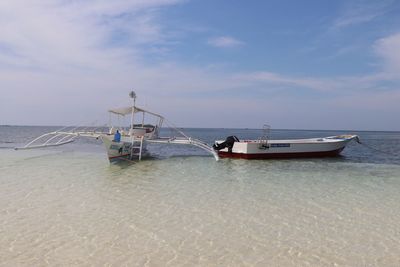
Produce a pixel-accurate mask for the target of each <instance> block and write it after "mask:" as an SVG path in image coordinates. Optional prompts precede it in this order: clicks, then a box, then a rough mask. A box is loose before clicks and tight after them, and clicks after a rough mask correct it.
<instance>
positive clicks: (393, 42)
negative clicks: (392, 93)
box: [374, 33, 400, 79]
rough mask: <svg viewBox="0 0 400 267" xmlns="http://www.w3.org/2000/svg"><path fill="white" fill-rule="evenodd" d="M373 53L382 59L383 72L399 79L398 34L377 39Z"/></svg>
mask: <svg viewBox="0 0 400 267" xmlns="http://www.w3.org/2000/svg"><path fill="white" fill-rule="evenodd" d="M374 48H375V52H376V53H377V54H378V56H380V57H381V58H382V59H383V62H384V66H383V67H384V70H385V71H386V72H387V74H392V77H393V78H397V79H400V52H399V51H400V33H395V34H393V35H390V36H387V37H385V38H382V39H379V40H378V41H376V42H375V45H374Z"/></svg>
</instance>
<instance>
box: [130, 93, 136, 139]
mask: <svg viewBox="0 0 400 267" xmlns="http://www.w3.org/2000/svg"><path fill="white" fill-rule="evenodd" d="M129 96H130V97H131V98H132V99H133V107H132V116H131V130H130V132H131V134H133V123H134V119H133V118H134V115H135V105H136V94H135V92H134V91H131V92H130V93H129Z"/></svg>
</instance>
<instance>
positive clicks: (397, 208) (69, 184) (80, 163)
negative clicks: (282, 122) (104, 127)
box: [0, 128, 400, 266]
mask: <svg viewBox="0 0 400 267" xmlns="http://www.w3.org/2000/svg"><path fill="white" fill-rule="evenodd" d="M17 130H18V129H17ZM17 130H16V129H15V128H13V131H12V132H13V134H10V129H8V130H4V128H0V136H1V137H2V138H0V141H1V140H2V142H3V143H2V145H3V147H11V146H12V145H14V144H17V143H20V142H21V141H23V140H24V139H26V138H27V137H29V135H33V133H35V134H37V132H40V131H45V130H46V129H43V128H35V130H32V129H27V128H25V131H24V134H23V136H20V135H22V134H20V135H18V134H15V132H16V133H18V131H17ZM231 131H232V130H210V129H189V130H188V132H190V134H191V135H195V136H197V137H202V136H204V139H206V140H213V139H216V138H218V139H220V138H224V137H225V136H226V135H229V134H230V132H231ZM236 132H239V133H240V134H241V136H243V138H254V137H253V136H255V135H256V134H257V132H256V131H255V130H237V131H236ZM332 133H333V132H315V131H314V132H312V131H281V132H279V131H277V132H275V134H276V135H277V136H279V137H286V136H287V137H309V136H310V137H311V136H328V135H333V134H338V133H337V132H335V133H333V134H332ZM339 133H340V132H339ZM359 134H360V136H361V138H362V140H365V142H368V144H370V145H374V146H375V147H378V148H379V149H382V150H383V149H385V150H387V149H388V148H390V149H391V153H392V154H395V155H394V156H393V155H388V154H383V153H382V155H378V154H376V152H372V151H369V150H368V149H367V148H365V147H362V146H358V145H356V144H353V145H350V146H349V147H348V148H346V150H345V151H344V153H343V155H344V156H343V157H340V158H334V159H307V160H269V161H246V160H231V159H226V160H221V161H219V162H215V161H214V160H213V158H212V157H209V156H207V155H204V154H203V152H202V151H198V150H195V149H191V148H182V147H179V148H168V147H164V146H162V147H153V148H151V149H153V150H154V151H162V155H157V156H156V157H155V158H153V159H148V160H145V161H142V162H139V163H136V164H118V165H110V164H109V163H108V161H107V159H106V156H105V154H104V151H103V149H102V147H101V146H100V145H99V144H98V143H96V142H84V141H82V142H81V143H77V144H73V145H70V146H66V147H63V148H57V149H51V150H31V151H14V150H11V149H7V148H3V149H0V203H2V205H1V206H0V219H1V220H0V262H1V264H2V265H4V266H16V265H19V266H43V265H50V266H54V265H80V266H87V265H94V266H98V265H113V266H120V265H127V266H144V265H147V266H164V265H168V266H188V265H189V266H191V265H200V266H268V265H269V266H270V265H278V266H331V265H332V266H334V265H339V266H397V265H400V257H399V255H400V226H399V223H398V222H399V220H400V194H399V192H400V165H399V164H398V162H399V161H398V154H396V153H398V151H399V146H398V144H399V139H398V136H399V134H398V133H371V132H369V133H368V132H361V133H359ZM216 135H219V136H216ZM238 135H239V134H238ZM246 135H247V136H246ZM5 140H8V141H7V142H5ZM396 145H397V146H396ZM393 146H394V147H393ZM187 155H194V156H187ZM1 264H0V265H1Z"/></svg>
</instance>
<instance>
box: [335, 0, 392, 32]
mask: <svg viewBox="0 0 400 267" xmlns="http://www.w3.org/2000/svg"><path fill="white" fill-rule="evenodd" d="M392 2H393V1H390V0H389V1H387V0H386V1H385V0H382V1H368V0H356V1H348V2H346V5H345V7H344V10H343V11H342V14H341V15H340V16H339V17H338V18H337V19H336V20H335V21H334V24H333V29H340V28H344V27H348V26H353V25H357V24H362V23H367V22H370V21H372V20H374V19H376V18H377V17H379V16H382V15H384V14H385V13H386V12H388V11H389V10H390V5H391V4H392Z"/></svg>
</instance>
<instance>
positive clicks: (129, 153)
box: [15, 91, 219, 162]
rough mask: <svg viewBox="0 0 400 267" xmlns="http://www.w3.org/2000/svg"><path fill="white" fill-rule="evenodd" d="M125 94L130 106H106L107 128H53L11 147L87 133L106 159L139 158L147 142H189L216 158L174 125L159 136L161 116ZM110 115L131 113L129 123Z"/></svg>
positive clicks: (40, 144)
mask: <svg viewBox="0 0 400 267" xmlns="http://www.w3.org/2000/svg"><path fill="white" fill-rule="evenodd" d="M129 96H130V97H131V98H132V99H133V105H132V106H129V107H124V108H116V109H110V110H109V114H110V125H109V127H108V131H103V130H101V129H100V128H94V129H89V128H90V127H74V128H72V129H71V127H69V128H68V127H64V128H62V129H60V130H57V131H54V132H49V133H45V134H43V135H41V136H39V137H37V138H35V139H34V140H32V141H31V142H29V143H28V144H26V145H25V146H23V147H18V148H15V149H16V150H22V149H35V148H45V147H54V146H61V145H65V144H68V143H71V142H73V141H75V140H76V139H77V138H79V137H88V138H96V139H101V140H102V141H103V144H104V146H105V148H106V151H107V155H108V159H109V160H110V162H112V161H116V160H141V159H142V158H143V156H147V155H149V153H148V150H147V144H148V143H158V144H180V145H192V146H195V147H198V148H201V149H203V150H205V151H207V152H208V153H210V154H212V155H213V156H214V158H215V159H216V160H218V159H219V156H218V153H217V152H216V151H215V150H214V149H213V148H212V147H210V146H209V145H208V144H207V143H205V142H203V141H201V140H199V139H195V138H192V137H189V136H187V135H186V134H185V133H183V132H182V131H181V130H179V129H178V128H176V127H174V126H170V127H171V128H172V129H173V130H174V131H175V132H176V133H177V136H172V137H161V136H160V129H161V127H162V125H163V123H164V121H165V118H164V117H163V116H161V115H159V114H157V113H154V112H151V111H148V110H145V109H142V108H139V107H137V106H136V94H135V92H133V91H132V92H130V94H129ZM111 115H114V116H117V117H118V119H121V117H125V116H131V120H130V127H129V128H124V127H121V126H119V127H115V126H112V125H111ZM138 115H141V122H140V123H137V124H135V119H137V117H138ZM149 116H150V117H152V119H153V121H154V120H155V123H154V124H148V123H145V119H146V118H147V117H149ZM99 129H100V130H99Z"/></svg>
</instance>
